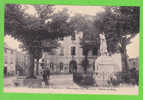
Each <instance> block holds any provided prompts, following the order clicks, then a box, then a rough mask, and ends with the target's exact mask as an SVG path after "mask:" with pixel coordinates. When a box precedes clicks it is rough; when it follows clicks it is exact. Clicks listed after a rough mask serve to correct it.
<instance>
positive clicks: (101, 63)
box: [94, 56, 118, 86]
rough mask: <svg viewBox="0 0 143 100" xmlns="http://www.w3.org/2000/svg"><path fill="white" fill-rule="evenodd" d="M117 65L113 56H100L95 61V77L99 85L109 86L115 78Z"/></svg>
mask: <svg viewBox="0 0 143 100" xmlns="http://www.w3.org/2000/svg"><path fill="white" fill-rule="evenodd" d="M117 69H118V67H117V65H116V63H114V60H113V59H112V56H100V57H99V58H97V60H96V61H95V75H94V79H95V82H96V85H97V86H109V85H110V81H111V79H113V78H115V73H116V72H117Z"/></svg>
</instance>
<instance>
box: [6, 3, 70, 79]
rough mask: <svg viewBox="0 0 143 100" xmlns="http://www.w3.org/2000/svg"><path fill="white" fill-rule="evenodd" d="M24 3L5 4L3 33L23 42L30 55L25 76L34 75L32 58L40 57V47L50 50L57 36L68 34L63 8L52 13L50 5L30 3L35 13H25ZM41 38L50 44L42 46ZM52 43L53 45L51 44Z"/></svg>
mask: <svg viewBox="0 0 143 100" xmlns="http://www.w3.org/2000/svg"><path fill="white" fill-rule="evenodd" d="M23 6H24V5H10V4H8V5H6V8H5V35H11V36H12V37H14V38H15V39H17V40H19V41H21V42H22V43H23V47H24V48H25V50H27V51H28V53H29V55H30V67H29V73H28V77H27V78H36V77H35V76H34V59H39V58H40V57H41V53H42V49H46V50H47V51H51V50H52V49H53V48H56V47H57V41H56V40H57V38H58V37H63V36H67V35H69V33H71V32H72V30H70V24H69V22H68V21H67V20H68V18H69V16H68V14H67V13H66V12H67V11H65V10H63V11H61V12H58V13H56V14H55V13H54V12H53V11H54V10H53V8H52V6H51V5H30V6H32V7H33V9H35V11H36V13H35V15H33V16H32V15H29V14H27V13H25V9H23ZM42 40H49V42H51V44H50V43H49V44H50V45H49V46H47V47H43V45H42ZM52 43H54V45H52Z"/></svg>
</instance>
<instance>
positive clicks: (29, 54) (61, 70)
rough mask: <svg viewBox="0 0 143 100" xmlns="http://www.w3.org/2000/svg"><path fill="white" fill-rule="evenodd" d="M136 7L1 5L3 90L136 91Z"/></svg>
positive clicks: (112, 92)
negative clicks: (3, 8)
mask: <svg viewBox="0 0 143 100" xmlns="http://www.w3.org/2000/svg"><path fill="white" fill-rule="evenodd" d="M139 16H140V7H129V6H118V7H115V6H111V7H110V6H72V5H66V6H65V5H26V4H25V5H24V4H7V5H6V6H5V26H4V27H5V37H4V92H18V93H20V92H26V93H67V94H113V95H115V94H116V95H120V94H122V95H138V79H139V75H138V72H139Z"/></svg>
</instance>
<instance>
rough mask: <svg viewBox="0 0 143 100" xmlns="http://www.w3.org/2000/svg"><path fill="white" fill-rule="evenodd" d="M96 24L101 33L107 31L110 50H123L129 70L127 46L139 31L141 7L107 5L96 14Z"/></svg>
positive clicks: (125, 66) (125, 67) (112, 51)
mask: <svg viewBox="0 0 143 100" xmlns="http://www.w3.org/2000/svg"><path fill="white" fill-rule="evenodd" d="M94 25H95V27H96V28H97V31H98V32H99V33H102V32H104V33H105V36H106V40H107V45H108V48H107V49H108V51H109V52H111V53H116V52H118V51H120V52H121V55H122V62H123V66H124V67H123V68H124V71H127V70H128V64H127V51H126V46H127V45H128V44H129V43H130V40H131V39H132V38H133V37H135V36H136V34H138V33H139V7H105V12H103V13H98V14H97V15H96V20H95V22H94Z"/></svg>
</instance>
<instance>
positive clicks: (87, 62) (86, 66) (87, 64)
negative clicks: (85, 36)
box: [83, 50, 89, 73]
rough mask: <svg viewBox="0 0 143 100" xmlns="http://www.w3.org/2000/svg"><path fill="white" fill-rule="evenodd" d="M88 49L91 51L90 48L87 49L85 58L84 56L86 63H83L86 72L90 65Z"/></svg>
mask: <svg viewBox="0 0 143 100" xmlns="http://www.w3.org/2000/svg"><path fill="white" fill-rule="evenodd" d="M88 51H89V50H87V51H86V54H85V58H84V64H83V67H84V72H85V73H86V72H87V68H88V66H89V61H88Z"/></svg>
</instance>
